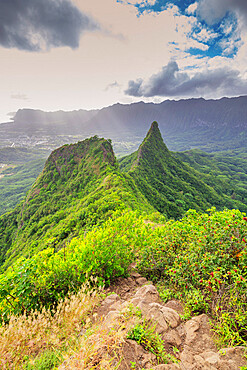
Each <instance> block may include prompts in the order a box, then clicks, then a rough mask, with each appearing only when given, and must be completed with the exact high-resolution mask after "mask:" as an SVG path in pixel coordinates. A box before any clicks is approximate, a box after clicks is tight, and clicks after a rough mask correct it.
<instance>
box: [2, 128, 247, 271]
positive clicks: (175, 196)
mask: <svg viewBox="0 0 247 370" xmlns="http://www.w3.org/2000/svg"><path fill="white" fill-rule="evenodd" d="M126 161H127V163H128V169H127V171H126V168H124V165H123V163H125V162H126ZM212 206H216V207H217V208H219V209H223V208H224V207H228V208H229V207H230V208H235V207H237V208H240V209H242V210H247V207H246V205H245V204H243V203H242V202H240V201H238V200H234V199H232V198H231V197H229V196H228V195H227V194H225V193H224V192H222V190H220V191H218V189H217V188H214V187H213V185H212V183H211V184H207V183H206V182H204V181H203V180H201V179H200V173H199V172H197V171H196V170H194V169H193V168H192V167H190V166H189V165H188V164H184V163H183V162H182V161H181V160H180V159H178V158H175V157H174V156H173V155H172V153H171V152H170V151H169V150H168V149H167V147H166V145H165V143H164V141H163V138H162V136H161V133H160V130H159V127H158V124H157V122H153V123H152V125H151V128H150V129H149V131H148V133H147V135H146V137H145V138H144V140H143V142H142V144H141V145H140V147H139V150H138V151H137V152H135V153H133V154H132V155H130V156H128V157H127V158H124V159H123V160H122V161H120V165H119V164H118V162H117V160H116V157H115V155H114V152H113V148H112V145H111V141H110V140H106V139H103V138H98V137H97V136H94V137H91V138H90V139H86V140H84V141H81V142H78V143H77V144H70V145H68V144H67V145H64V146H62V147H60V148H58V149H56V150H55V151H53V152H52V153H51V155H50V156H49V158H48V159H47V161H46V163H45V167H44V169H43V171H42V173H41V174H40V175H39V177H38V178H37V180H36V182H35V183H34V185H33V186H32V188H31V189H30V191H29V192H28V194H27V196H26V198H25V200H24V201H23V202H22V203H20V204H19V205H18V206H17V207H16V208H15V210H13V211H12V212H10V213H9V214H6V215H3V216H2V217H0V252H1V253H0V261H1V262H0V263H1V264H2V265H3V266H5V267H3V268H6V266H8V265H9V264H11V263H12V261H13V260H15V259H16V258H18V256H20V255H25V256H27V255H28V254H30V253H36V252H37V251H40V250H42V249H45V248H48V247H49V246H52V247H54V249H59V248H61V247H62V246H64V245H65V244H66V243H67V241H68V240H70V238H71V237H74V236H77V235H82V234H83V233H84V232H85V230H88V229H90V228H92V227H93V226H94V225H97V224H100V223H102V222H104V221H105V220H106V219H108V218H109V217H111V216H112V214H113V213H114V212H115V211H120V210H124V209H129V210H136V211H138V212H146V213H150V212H151V213H152V212H155V211H158V212H160V213H162V214H163V215H164V216H165V217H169V218H176V219H177V218H179V217H181V216H182V214H184V213H185V211H187V210H188V209H190V208H194V209H196V210H198V211H205V210H206V209H208V208H210V207H212Z"/></svg>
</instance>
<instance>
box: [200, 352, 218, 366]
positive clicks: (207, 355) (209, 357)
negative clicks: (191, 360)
mask: <svg viewBox="0 0 247 370" xmlns="http://www.w3.org/2000/svg"><path fill="white" fill-rule="evenodd" d="M202 356H203V358H204V359H205V361H206V363H207V365H217V364H218V362H219V360H220V357H219V355H218V353H215V352H212V351H206V352H203V353H202Z"/></svg>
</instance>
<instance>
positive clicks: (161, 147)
mask: <svg viewBox="0 0 247 370" xmlns="http://www.w3.org/2000/svg"><path fill="white" fill-rule="evenodd" d="M164 156H165V157H170V153H169V150H168V149H167V146H166V145H165V143H164V141H163V138H162V136H161V133H160V130H159V126H158V123H157V122H156V121H154V122H153V123H152V124H151V127H150V129H149V131H148V133H147V135H146V137H145V139H144V140H143V142H142V143H141V145H140V147H139V149H138V151H137V159H136V161H135V162H134V163H133V165H132V169H133V168H135V167H136V166H138V165H140V163H141V162H142V159H144V158H145V161H148V162H152V165H154V162H153V161H154V160H155V161H156V160H159V158H160V157H164Z"/></svg>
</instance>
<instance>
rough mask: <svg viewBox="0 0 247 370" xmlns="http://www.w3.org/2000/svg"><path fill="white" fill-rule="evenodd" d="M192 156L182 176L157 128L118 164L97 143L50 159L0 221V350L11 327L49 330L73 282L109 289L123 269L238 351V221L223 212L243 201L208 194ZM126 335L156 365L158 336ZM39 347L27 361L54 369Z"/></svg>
mask: <svg viewBox="0 0 247 370" xmlns="http://www.w3.org/2000/svg"><path fill="white" fill-rule="evenodd" d="M182 155H183V156H184V157H185V160H186V156H187V155H188V154H186V153H185V154H182ZM196 155H197V153H194V152H193V156H194V157H193V156H192V158H193V159H191V157H190V162H191V163H190V166H193V167H194V169H193V168H192V167H190V166H189V165H187V164H184V163H183V162H182V161H181V160H180V159H178V158H176V157H175V156H174V155H172V154H171V153H170V152H169V151H168V149H167V148H166V146H165V144H164V143H163V141H162V138H161V135H160V132H159V129H158V126H157V123H153V124H152V127H151V129H150V131H149V132H148V135H147V137H146V138H145V140H144V141H143V143H142V145H141V146H140V148H139V150H138V152H136V153H134V154H133V155H132V156H130V157H126V158H124V159H123V160H122V162H121V163H120V166H119V164H118V162H117V160H116V158H115V156H114V153H113V150H112V146H111V142H110V141H109V140H104V139H99V138H98V137H93V138H91V139H87V140H85V141H83V142H79V143H78V144H74V145H65V146H63V147H61V148H59V149H57V150H56V151H54V152H53V153H52V154H51V156H50V157H49V158H48V160H47V162H46V164H45V168H44V170H43V171H42V173H41V174H40V176H39V177H38V179H37V180H36V182H35V183H34V185H33V186H32V188H31V190H30V191H29V192H28V194H27V196H26V198H25V199H24V201H22V202H21V203H20V204H19V205H18V206H17V207H16V208H15V209H14V211H12V212H9V213H8V214H5V215H3V216H1V217H0V243H1V244H0V257H1V260H0V264H1V269H2V274H1V275H0V316H1V321H2V325H3V328H4V329H2V331H0V343H1V340H3V341H4V340H5V339H2V338H7V337H6V335H7V334H6V333H9V334H8V335H10V337H11V335H12V331H11V330H12V329H11V328H12V327H13V325H12V326H11V323H12V322H14V323H17V322H18V323H19V324H20V325H22V326H23V327H25V328H26V320H31V321H30V322H34V323H35V325H36V321H35V320H36V316H37V318H38V317H39V314H38V312H40V311H41V310H43V311H42V312H45V314H44V321H45V322H49V323H51V322H53V321H52V320H53V319H52V316H53V315H52V314H50V313H55V312H56V311H55V310H56V307H60V306H59V305H60V304H62V303H61V302H62V301H63V302H64V300H66V297H68V295H71V294H75V295H76V294H80V293H78V292H80V290H81V287H82V286H83V284H86V283H87V282H88V281H91V282H92V284H95V282H96V284H97V285H98V286H102V285H103V284H106V285H109V284H110V283H112V282H114V281H115V279H116V278H118V277H120V276H128V273H129V266H130V264H131V263H133V262H135V263H136V266H137V269H138V270H139V271H140V272H141V273H142V274H143V275H145V276H146V277H147V278H148V279H151V280H153V281H155V282H156V283H157V284H158V286H159V289H160V294H161V296H162V298H163V299H164V300H167V299H170V298H174V297H175V298H178V299H180V300H182V301H184V304H185V317H186V318H188V317H189V316H190V315H194V314H199V313H203V312H205V313H207V314H210V316H211V317H212V318H213V319H214V323H215V330H216V331H217V332H218V333H219V334H220V338H221V340H222V341H223V342H224V344H226V345H228V344H232V345H233V344H244V345H246V342H247V313H246V312H247V293H246V292H247V280H246V279H247V272H246V271H247V245H246V243H247V233H246V225H247V217H246V214H245V213H241V211H240V210H238V209H231V210H228V209H223V208H224V207H225V206H227V207H228V208H234V207H233V206H238V205H239V206H240V208H241V207H242V209H244V203H243V202H242V201H240V199H233V198H234V197H232V196H231V195H229V194H227V192H228V191H229V188H228V187H226V191H225V192H223V191H222V188H220V185H219V181H218V182H217V181H215V186H214V187H213V184H212V182H210V181H211V180H210V175H212V174H210V172H208V173H207V171H206V170H205V171H204V174H202V172H203V171H202V167H203V166H205V167H206V166H207V164H208V162H207V160H208V158H207V156H206V157H205V158H204V157H202V155H201V153H199V154H198V157H197V156H196ZM187 161H189V159H187ZM217 163H218V162H217ZM217 165H218V164H215V168H216V169H217ZM119 167H120V168H119ZM120 169H122V171H121V170H120ZM235 180H236V181H238V179H236V178H235V179H234V180H233V181H235ZM233 185H234V186H237V183H231V186H233ZM242 200H243V199H242ZM212 205H215V206H217V210H216V208H215V207H212ZM207 207H210V209H207ZM189 208H193V209H189ZM236 208H237V207H236ZM157 211H159V212H157ZM67 303H68V302H67ZM67 303H66V304H67ZM44 310H45V311H44ZM29 315H30V316H29ZM19 316H20V317H21V319H20V320H21V321H20V322H19V321H18V320H19V319H18V317H19ZM55 316H56V315H55ZM29 318H30V319H29ZM42 320H43V318H42ZM42 320H41V319H40V321H41V322H43V321H42ZM40 321H38V322H40ZM9 323H10V324H9ZM19 324H18V325H19ZM8 325H9V326H8ZM16 325H17V324H15V325H14V326H16ZM37 325H38V324H37ZM47 325H48V324H47ZM49 325H50V324H49ZM54 325H55V324H54ZM56 325H57V324H56ZM76 325H77V324H76ZM138 325H139V326H138ZM58 326H59V325H58ZM25 330H26V329H25ZM25 330H24V331H25ZM59 330H60V329H59ZM59 330H58V332H59V333H60V331H59ZM48 332H49V330H48ZM30 333H31V332H30ZM30 333H29V334H30ZM29 334H28V335H29ZM13 335H14V334H13ZM30 335H34V336H35V335H36V334H32V333H31V334H30ZM59 335H60V334H59ZM129 335H130V336H133V337H135V338H137V337H139V339H138V340H140V342H141V343H143V341H144V342H145V343H146V344H148V346H149V347H150V348H151V349H152V351H154V352H155V354H156V356H157V358H158V359H160V360H162V361H163V357H162V356H163V355H164V354H163V353H162V351H161V350H160V348H161V342H160V338H159V337H155V336H153V333H152V330H151V331H149V329H148V328H147V327H145V321H143V322H139V323H138V324H137V327H136V329H133V331H132V332H131V333H130V334H129ZM10 337H8V343H9V344H8V345H10V346H11V344H10V343H11V339H9V338H10ZM47 340H48V339H47ZM49 340H50V339H49ZM56 341H58V342H59V339H56ZM24 342H25V340H24V339H23V343H24ZM58 342H57V343H58ZM6 343H7V342H6ZM13 343H14V342H13ZM59 343H60V342H59ZM61 346H62V344H61ZM48 347H49V346H48ZM55 347H56V346H55ZM55 347H54V348H55ZM3 348H5V347H3ZM56 348H57V349H58V352H59V351H60V349H61V347H60V344H59V345H58V346H57V347H56ZM49 349H50V347H49V348H48V349H47V351H48V352H47V353H45V354H44V357H42V356H41V357H40V358H37V359H36V360H34V361H37V364H38V363H39V361H40V362H41V363H46V361H48V362H49V361H52V363H53V364H55V363H56V361H58V362H59V358H58V357H59V353H58V357H57V356H55V357H54V358H53V357H52V353H50V352H49ZM6 351H7V352H8V350H6V349H5V352H3V353H4V356H7V355H6V353H7V352H6ZM20 351H21V350H20ZM32 355H33V354H32V352H30V353H29V352H28V353H27V356H32ZM164 356H165V355H164ZM18 361H19V362H18ZM18 361H17V362H18V364H19V363H21V362H22V361H24V359H23V357H20V358H19V359H18ZM18 366H19V365H18ZM28 366H29V365H28ZM30 366H31V365H30ZM37 366H38V365H37ZM54 366H55V365H54ZM30 368H32V367H30Z"/></svg>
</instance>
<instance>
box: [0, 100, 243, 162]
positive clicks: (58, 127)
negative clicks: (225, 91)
mask: <svg viewBox="0 0 247 370" xmlns="http://www.w3.org/2000/svg"><path fill="white" fill-rule="evenodd" d="M246 117H247V96H240V97H236V98H222V99H219V100H205V99H202V98H200V99H184V100H178V101H174V100H165V101H163V102H161V103H158V104H154V103H144V102H138V103H132V104H126V105H124V104H114V105H112V106H109V107H105V108H102V109H100V110H91V111H85V110H78V111H72V112H63V111H59V112H42V111H39V110H32V109H21V110H19V111H18V112H17V113H16V114H15V116H14V117H13V122H8V123H5V124H1V125H0V147H6V146H10V145H12V144H13V143H14V144H15V145H16V146H23V144H28V145H32V146H36V147H37V148H42V149H44V148H46V149H51V148H56V147H58V146H61V145H63V144H65V143H70V142H75V141H78V140H83V139H84V138H86V137H89V136H93V135H95V134H98V135H101V136H103V137H110V138H112V140H113V143H114V149H115V151H116V153H117V154H120V155H126V154H130V153H131V151H134V150H136V149H137V147H138V145H139V144H140V142H141V140H142V138H143V136H144V135H145V133H146V132H147V130H148V126H149V124H150V122H152V121H154V120H157V121H158V122H159V127H160V130H161V133H162V135H163V137H164V139H165V142H166V144H167V145H168V148H169V149H170V150H179V151H180V150H189V149H193V148H200V149H202V150H204V151H208V152H214V151H222V150H229V149H241V148H246V132H247V119H246ZM68 136H69V138H68ZM120 143H122V144H120ZM124 143H127V144H128V145H127V147H125V144H124ZM4 163H5V162H4Z"/></svg>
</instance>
